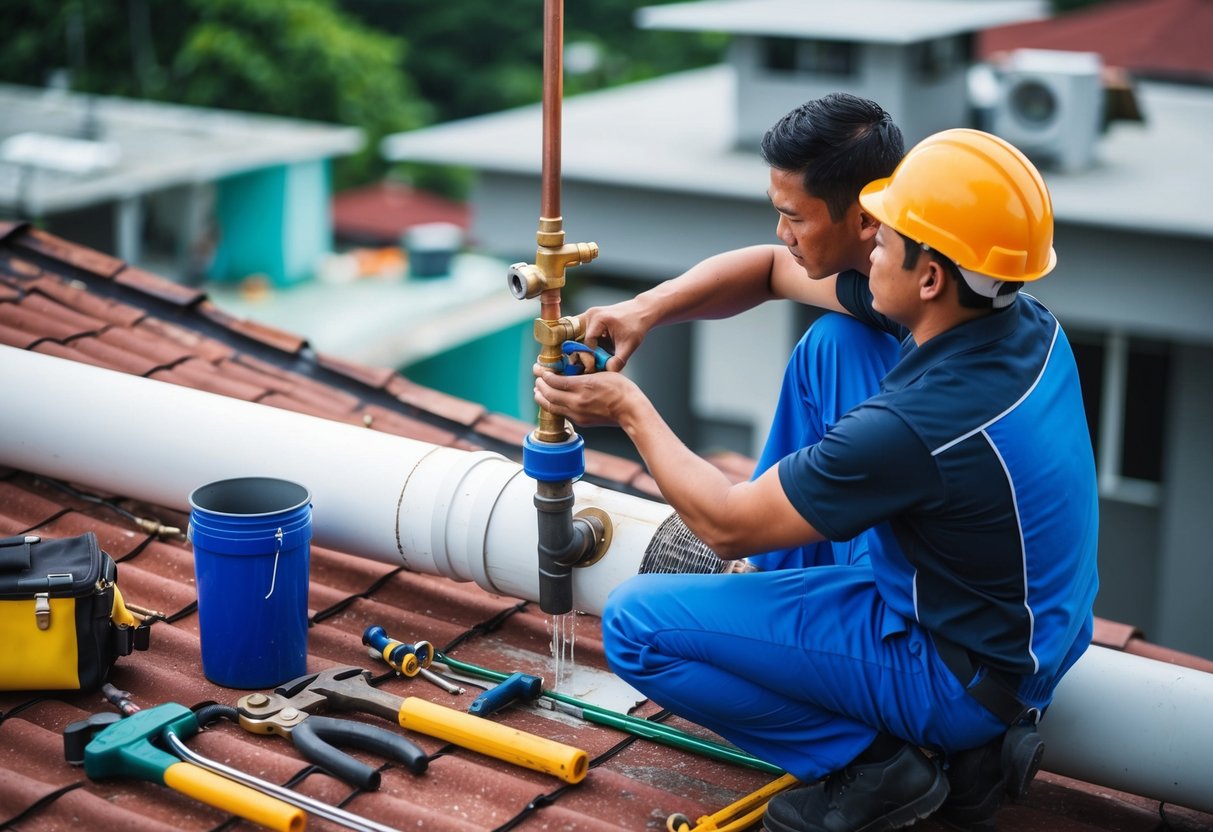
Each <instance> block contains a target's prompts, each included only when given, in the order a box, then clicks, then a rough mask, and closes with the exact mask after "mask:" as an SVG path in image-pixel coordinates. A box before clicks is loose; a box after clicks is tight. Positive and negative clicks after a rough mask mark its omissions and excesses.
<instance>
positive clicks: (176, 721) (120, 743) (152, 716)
mask: <svg viewBox="0 0 1213 832" xmlns="http://www.w3.org/2000/svg"><path fill="white" fill-rule="evenodd" d="M166 730H171V731H172V732H173V733H174V734H176V735H177V736H179V737H192V736H193V735H194V734H196V733H198V720H197V719H196V718H195V717H194V712H193V711H191V710H190V709H189V708H187V707H185V706H184V705H178V704H177V703H175V702H169V703H166V704H164V705H157V706H156V707H154V708H147V709H145V710H142V711H139V712H137V713H134V714H131V715H130V716H128V717H126V718H125V719H122V720H119V721H118V722H115V723H114V724H113V725H110V726H109V727H108V728H106V729H104V730H103V731H101V732H100V733H99V734H97V736H96V737H94V738H93V740H92V742H90V743H89V744H88V745H87V746H86V747H85V749H84V771H85V773H87V774H88V776H89V777H92V778H93V779H100V778H103V777H134V778H137V779H139V780H146V781H148V782H151V783H163V782H164V772H165V771H166V770H167V769H168V767H169V766H171V765H173V764H174V763H179V762H181V761H180V760H178V759H177V758H176V757H174V756H173V755H172V754H170V753H168V752H167V751H163V750H161V749H160V748H157V747H156V746H155V745H153V744H152V742H153V741H154V740H157V739H159V738H160V737H161V736H162V735H163V734H164V732H165V731H166Z"/></svg>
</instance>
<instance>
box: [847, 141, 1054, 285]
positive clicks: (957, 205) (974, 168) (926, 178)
mask: <svg viewBox="0 0 1213 832" xmlns="http://www.w3.org/2000/svg"><path fill="white" fill-rule="evenodd" d="M859 204H860V205H861V206H863V208H864V210H865V211H867V212H868V213H870V214H871V215H872V216H874V217H875V218H876V219H878V220H879V221H880V222H881V223H883V224H885V225H888V226H889V227H890V228H892V229H894V230H896V231H899V232H900V233H902V234H904V235H905V236H907V237H909V238H910V239H912V240H917V241H918V242H920V243H924V244H925V245H928V246H930V247H931V248H933V249H935V250H936V251H939V252H940V253H941V254H943V255H945V256H947V257H948V258H950V259H951V260H952V261H953V262H954V263H956V265H958V266H960V267H961V268H962V269H968V270H969V271H974V272H979V273H981V274H984V275H989V276H990V277H992V278H995V279H997V280H1014V281H1028V280H1036V279H1038V278H1041V277H1044V276H1045V275H1046V274H1048V273H1049V272H1050V271H1052V270H1053V267H1054V266H1055V265H1057V254H1056V252H1054V251H1053V203H1052V201H1051V200H1050V199H1049V191H1048V189H1047V188H1046V187H1045V183H1044V179H1042V178H1041V176H1040V172H1039V171H1037V170H1036V167H1035V166H1034V165H1033V164H1032V163H1031V162H1030V161H1028V158H1027V157H1026V156H1024V155H1023V154H1022V153H1021V152H1019V150H1017V149H1016V148H1015V147H1014V146H1012V145H1011V144H1010V143H1008V142H1006V141H1004V140H1003V139H1000V138H998V137H997V136H992V135H990V134H989V133H983V132H982V131H980V130H969V129H967V128H957V129H954V130H944V131H943V132H942V133H936V134H935V135H933V136H928V137H927V138H925V139H923V140H922V141H921V142H919V143H918V144H917V145H915V146H914V147H913V148H911V149H910V152H909V153H907V154H906V155H905V158H904V159H902V160H901V163H900V164H899V165H898V166H897V168H896V170H894V171H893V175H892V176H888V177H885V178H883V179H877V180H876V181H875V182H871V183H869V184H868V185H867V186H866V187H865V188H864V189H863V191H862V192H860V194H859Z"/></svg>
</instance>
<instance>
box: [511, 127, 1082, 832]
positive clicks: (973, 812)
mask: <svg viewBox="0 0 1213 832" xmlns="http://www.w3.org/2000/svg"><path fill="white" fill-rule="evenodd" d="M787 173H788V172H787V171H781V170H778V169H775V168H773V169H772V171H771V185H772V201H773V202H774V203H775V205H776V207H777V209H779V210H780V212H781V220H780V223H781V226H782V225H783V223H784V214H783V210H784V209H783V207H781V206H782V205H784V200H782V199H780V198H779V195H780V194H781V183H784V182H785V181H786V180H787V177H786V174H787ZM788 204H790V203H788ZM859 205H860V206H861V208H862V210H863V211H864V212H865V213H866V214H867V215H868V216H870V217H871V218H873V221H874V223H875V225H876V229H875V231H874V239H873V242H874V248H873V249H872V252H871V255H870V267H869V270H868V276H867V277H864V276H863V275H862V274H859V273H850V274H841V275H839V276H837V277H833V278H826V279H822V280H818V281H815V282H812V283H811V285H812V286H814V287H820V286H822V285H823V284H825V285H828V286H829V288H830V289H831V290H832V291H833V298H832V299H831V300H832V302H826V303H824V305H826V306H827V307H829V308H834V309H837V310H840V311H844V312H846V313H847V314H849V315H850V316H852V317H853V319H854V321H856V322H859V323H862V324H863V325H864V326H866V327H869V328H872V329H874V330H877V331H881V332H885V333H888V334H890V335H892V336H893V337H894V338H896V339H897V340H898V342H899V343H900V352H899V357H898V359H897V360H896V362H895V364H894V365H893V367H892V369H891V370H890V371H889V372H888V374H887V375H886V376H885V377H884V378H883V380H882V381H881V382H880V384H879V389H878V390H877V391H876V393H875V394H874V395H872V396H871V397H869V398H867V399H865V400H862V401H861V402H859V403H857V404H856V405H855V406H854V407H852V408H851V409H850V410H848V411H847V412H845V413H844V414H843V415H842V416H841V417H840V418H839V419H838V420H837V421H836V422H835V423H833V424H830V425H824V426H823V431H822V435H821V437H820V439H819V440H818V441H816V442H814V443H812V444H809V445H807V446H805V447H802V448H799V449H797V450H794V451H793V452H791V453H790V454H789V455H787V456H785V457H783V458H782V459H780V460H779V461H778V462H777V463H776V464H774V465H772V466H771V467H769V468H767V469H766V470H765V471H764V472H762V473H761V474H760V475H759V476H757V477H756V478H755V479H754V480H752V481H750V482H746V483H740V484H733V483H731V482H730V481H729V480H728V479H727V478H726V477H725V476H724V475H723V474H722V473H721V472H719V471H718V470H717V469H716V468H714V467H713V466H712V465H711V464H710V463H708V462H707V461H705V460H703V459H701V458H699V457H697V456H696V455H695V454H693V453H692V452H691V451H690V450H689V449H688V448H687V447H686V446H685V445H683V444H682V443H681V442H680V441H679V440H678V438H677V437H676V436H675V435H674V434H673V433H672V432H671V431H670V429H669V427H668V426H667V425H666V424H665V423H664V421H662V419H661V417H660V415H659V414H658V413H657V412H656V410H655V409H654V407H653V406H652V404H651V402H649V400H648V399H647V398H646V397H645V396H644V394H643V393H642V392H641V391H640V390H639V388H637V387H636V385H635V384H634V383H632V382H631V381H630V380H628V379H627V378H626V377H624V376H622V375H620V374H618V373H596V374H588V375H584V376H580V377H566V376H557V375H555V374H553V373H551V372H550V371H545V370H544V369H543V368H541V367H536V371H535V372H536V388H535V398H536V401H537V402H538V403H539V404H540V405H541V406H543V407H545V408H547V409H548V410H550V411H551V412H553V413H556V414H559V415H562V416H565V417H567V418H569V419H571V420H572V421H573V422H575V423H577V424H579V425H597V424H617V425H619V426H621V427H622V428H623V429H624V431H625V432H626V433H627V434H628V436H629V438H630V439H631V440H632V441H633V442H634V443H635V445H636V447H637V449H638V450H639V451H640V453H641V455H642V457H643V458H644V460H645V462H646V464H647V465H648V467H649V470H650V472H651V473H652V475H653V477H654V478H655V479H656V481H657V483H658V485H659V486H660V488H661V490H662V493H663V494H664V495H665V497H666V498H667V499H668V501H669V502H670V503H671V504H672V505H673V506H674V507H675V508H676V509H677V511H678V512H679V514H680V515H681V516H682V518H683V520H684V521H685V522H686V524H687V526H688V527H689V528H690V529H691V531H693V532H694V533H695V534H696V535H697V536H699V537H700V539H702V540H703V541H704V542H705V543H707V544H708V545H709V546H710V547H712V548H713V549H714V550H715V551H716V552H717V553H718V554H720V555H721V556H722V557H725V558H742V557H746V556H749V555H751V554H754V553H756V552H768V551H774V550H785V551H793V550H794V549H795V547H797V546H799V545H801V544H805V543H809V544H812V543H817V542H820V541H827V540H828V541H847V540H854V539H857V538H858V539H862V540H863V541H864V545H865V546H866V550H865V551H864V553H863V555H862V557H852V558H851V559H849V560H847V559H845V558H839V557H836V558H835V560H834V562H833V563H829V562H818V563H808V564H806V566H811V567H813V568H777V569H769V568H768V569H763V570H762V571H755V572H749V573H744V574H724V575H639V576H636V577H635V578H632V579H630V580H628V581H625V582H624V583H623V584H621V585H620V586H619V587H618V588H617V589H616V590H615V591H614V592H613V593H612V594H611V597H610V599H609V600H608V604H607V607H606V609H605V610H604V612H603V640H604V645H605V648H606V652H607V658H608V661H609V662H610V664H611V667H612V668H613V669H614V670H615V671H616V672H617V673H618V674H619V675H620V676H622V677H623V678H625V679H627V680H628V681H630V682H631V683H632V684H633V685H634V686H636V687H637V688H638V689H639V690H641V691H642V692H643V693H645V694H646V695H648V696H649V697H650V698H652V699H653V700H654V701H657V702H658V703H660V704H662V705H664V706H665V707H667V708H670V709H671V710H673V711H674V712H676V713H678V714H680V715H681V716H683V717H685V718H687V719H690V720H692V721H695V722H698V723H699V724H701V725H704V726H705V727H708V728H710V729H711V730H713V731H715V732H717V733H718V734H720V735H721V736H723V737H725V738H726V739H728V740H730V741H732V742H734V743H735V744H737V745H738V746H740V747H741V748H744V749H746V750H747V751H749V752H751V753H753V754H755V755H756V756H759V757H761V758H763V759H766V760H769V761H771V762H773V763H776V764H778V765H780V766H782V767H783V768H785V769H786V770H787V771H789V772H790V773H792V774H794V775H796V776H797V778H798V779H800V780H801V781H802V782H803V783H805V784H808V785H805V786H804V787H802V788H799V789H796V790H794V791H791V792H787V793H785V794H782V795H779V796H777V797H775V798H773V799H772V800H771V802H770V804H769V805H768V808H767V811H766V815H765V817H764V825H765V827H766V828H767V829H768V830H770V832H800V831H801V830H822V831H823V832H826V831H828V832H843V830H861V829H862V830H877V829H894V828H898V827H901V826H905V825H908V824H911V823H913V822H914V821H916V820H917V819H919V818H922V817H926V816H928V815H931V814H933V813H935V812H936V811H939V817H941V818H942V819H943V820H945V821H947V822H949V823H951V824H952V825H954V826H957V827H960V828H966V829H973V828H976V829H988V828H993V823H994V814H995V812H996V810H997V808H998V805H999V803H1000V801H1001V799H1002V795H1003V793H1004V791H1008V792H1010V793H1012V794H1018V793H1019V792H1021V791H1022V789H1023V788H1024V787H1026V783H1027V781H1028V780H1030V779H1031V776H1032V775H1033V774H1034V773H1035V767H1036V766H1037V765H1039V756H1040V748H1041V746H1040V744H1039V738H1038V735H1036V734H1035V733H1034V731H1033V730H1032V724H1033V723H1034V721H1035V719H1037V718H1038V717H1039V714H1040V713H1041V712H1042V711H1043V710H1044V709H1045V708H1046V707H1047V706H1048V704H1049V702H1050V700H1051V697H1052V693H1053V690H1054V688H1055V686H1056V684H1057V682H1058V681H1059V680H1060V678H1061V677H1062V675H1063V674H1064V673H1065V672H1066V670H1068V669H1069V667H1070V666H1071V665H1072V664H1073V663H1074V662H1075V661H1076V660H1077V659H1078V658H1079V656H1081V654H1082V653H1083V651H1084V650H1085V649H1086V647H1087V645H1088V643H1089V641H1090V636H1091V627H1092V615H1091V608H1092V604H1093V602H1094V597H1095V593H1096V589H1097V583H1098V581H1097V576H1096V564H1095V548H1096V530H1097V524H1098V518H1097V497H1096V487H1095V474H1094V463H1093V460H1092V454H1091V445H1090V439H1089V435H1088V432H1087V428H1086V422H1085V416H1084V411H1083V406H1082V401H1081V394H1080V388H1079V382H1078V375H1077V370H1076V368H1075V364H1074V358H1073V354H1072V352H1071V350H1070V347H1069V344H1068V341H1067V339H1066V337H1065V334H1064V332H1063V331H1062V329H1061V326H1060V325H1059V323H1058V322H1057V320H1056V318H1054V317H1053V315H1052V314H1051V313H1049V311H1048V310H1047V309H1045V308H1044V307H1043V306H1042V305H1041V304H1040V303H1039V302H1038V301H1036V300H1035V299H1034V298H1032V297H1031V296H1029V295H1027V294H1021V293H1020V291H1019V290H1020V289H1021V287H1022V286H1023V285H1024V284H1025V283H1027V282H1029V281H1032V280H1036V279H1038V278H1041V277H1043V276H1044V275H1046V274H1047V273H1048V272H1049V271H1051V270H1052V268H1053V267H1054V264H1055V262H1056V258H1055V254H1054V252H1053V247H1052V239H1053V215H1052V207H1051V203H1050V199H1049V194H1048V191H1047V189H1046V187H1045V185H1044V182H1043V180H1042V179H1041V177H1040V175H1039V173H1038V172H1037V171H1036V169H1035V168H1034V167H1033V166H1032V164H1031V163H1030V162H1029V161H1028V160H1027V159H1026V157H1024V156H1023V155H1022V154H1021V153H1020V152H1019V151H1018V150H1016V149H1015V148H1014V147H1012V146H1011V145H1009V144H1008V143H1006V142H1005V141H1003V140H1001V139H998V138H996V137H994V136H991V135H989V134H986V133H982V132H979V131H975V130H963V129H958V130H949V131H944V132H943V133H939V134H936V135H934V136H931V137H929V138H928V139H926V140H924V141H923V142H921V143H920V144H919V145H917V146H916V147H915V148H913V149H912V150H911V151H910V152H909V153H908V154H907V155H906V157H905V159H904V160H903V161H902V162H901V163H900V164H899V165H898V166H897V168H896V169H895V170H894V171H893V173H892V175H891V176H889V177H885V178H881V179H878V180H876V181H874V182H872V183H870V184H869V185H868V186H867V187H865V188H864V189H863V191H862V192H861V194H860V196H859ZM860 351H861V352H862V349H861V350H860ZM836 360H837V361H838V362H839V364H840V367H841V369H840V373H841V374H842V375H847V374H848V373H852V372H853V373H857V374H860V375H862V374H863V373H864V372H866V368H865V367H864V366H862V365H863V364H864V361H861V362H860V364H861V366H859V367H853V366H852V362H851V361H850V358H849V356H847V355H840V356H838V357H837V359H836ZM865 361H866V359H865ZM852 551H855V550H854V549H853V550H852ZM784 565H786V564H784ZM1007 760H1012V761H1015V762H1014V764H1013V765H1009V766H1004V762H1005V761H1007ZM945 764H946V770H945ZM1008 769H1011V770H1008Z"/></svg>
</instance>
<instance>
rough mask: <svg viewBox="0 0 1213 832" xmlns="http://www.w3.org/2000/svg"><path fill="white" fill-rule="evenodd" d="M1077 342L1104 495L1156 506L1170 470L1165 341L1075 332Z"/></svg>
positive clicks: (1089, 424)
mask: <svg viewBox="0 0 1213 832" xmlns="http://www.w3.org/2000/svg"><path fill="white" fill-rule="evenodd" d="M1073 346H1074V357H1075V360H1076V361H1077V363H1078V373H1079V377H1080V379H1081V381H1082V396H1083V404H1084V406H1085V407H1086V411H1087V426H1088V427H1089V428H1090V431H1091V443H1092V446H1093V448H1094V451H1095V467H1096V470H1097V471H1098V473H1099V491H1100V494H1102V495H1103V496H1105V497H1112V498H1114V499H1120V500H1124V501H1127V502H1134V503H1139V504H1142V505H1156V504H1157V503H1158V500H1159V490H1160V485H1161V483H1162V481H1163V476H1164V473H1165V472H1164V470H1163V455H1164V451H1165V450H1166V445H1165V437H1166V411H1167V397H1168V394H1169V390H1170V369H1171V357H1170V353H1169V350H1168V348H1167V345H1166V343H1164V342H1161V341H1153V340H1149V339H1144V338H1130V337H1128V336H1127V335H1124V334H1123V333H1117V332H1112V333H1107V334H1105V335H1103V336H1097V335H1091V336H1087V337H1084V336H1082V335H1078V334H1075V336H1074V341H1073Z"/></svg>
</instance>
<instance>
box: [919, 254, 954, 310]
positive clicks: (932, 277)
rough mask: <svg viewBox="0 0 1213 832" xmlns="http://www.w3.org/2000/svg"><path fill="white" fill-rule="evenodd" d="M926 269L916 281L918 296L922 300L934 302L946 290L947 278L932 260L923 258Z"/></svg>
mask: <svg viewBox="0 0 1213 832" xmlns="http://www.w3.org/2000/svg"><path fill="white" fill-rule="evenodd" d="M924 259H925V260H926V261H927V268H926V270H925V271H924V272H923V273H922V276H921V277H919V279H918V289H919V296H920V297H921V298H922V299H923V300H934V299H936V298H938V297H941V296H942V295H943V293H944V290H945V289H946V288H947V280H948V276H947V274H946V273H945V272H944V270H943V266H941V265H939V263H937V262H936V261H935V259H934V258H931V257H927V258H924Z"/></svg>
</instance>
